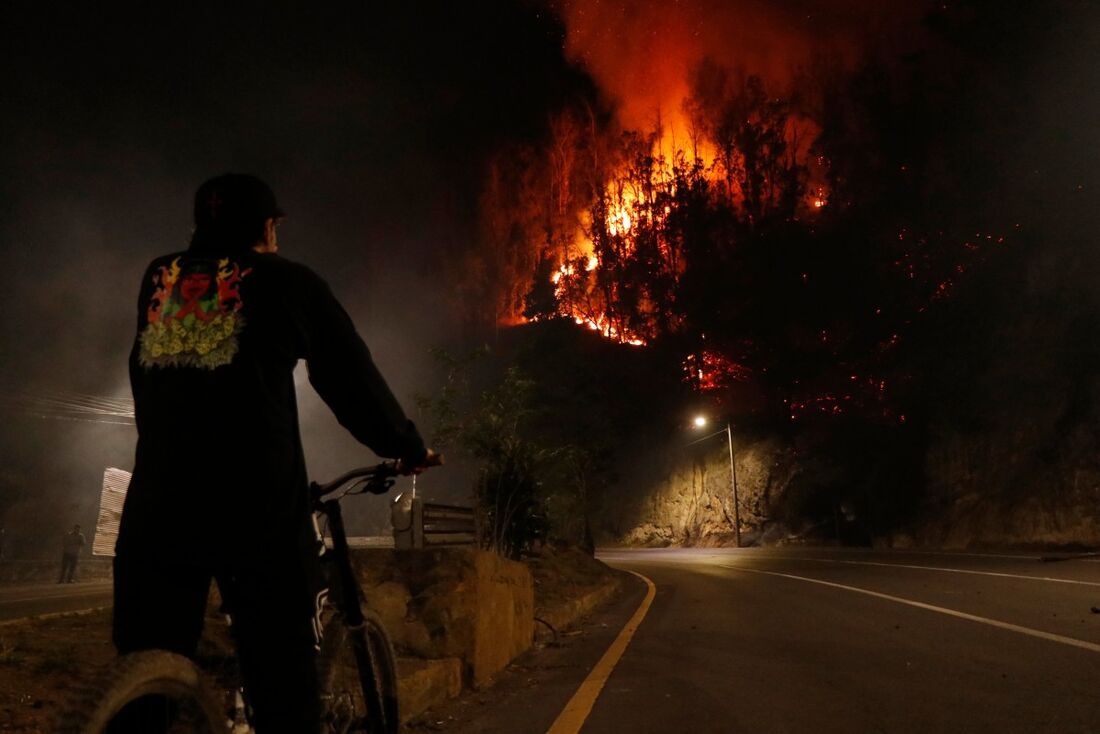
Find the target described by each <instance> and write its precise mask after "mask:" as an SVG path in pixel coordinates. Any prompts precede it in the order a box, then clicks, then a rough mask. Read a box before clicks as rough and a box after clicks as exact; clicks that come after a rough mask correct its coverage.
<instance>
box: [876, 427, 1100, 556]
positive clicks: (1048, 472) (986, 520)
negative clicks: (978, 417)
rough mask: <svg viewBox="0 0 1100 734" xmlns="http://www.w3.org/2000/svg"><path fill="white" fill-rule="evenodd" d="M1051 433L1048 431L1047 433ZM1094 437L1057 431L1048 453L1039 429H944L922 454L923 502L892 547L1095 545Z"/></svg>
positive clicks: (1098, 487)
mask: <svg viewBox="0 0 1100 734" xmlns="http://www.w3.org/2000/svg"><path fill="white" fill-rule="evenodd" d="M1051 433H1053V432H1051ZM1095 444H1096V439H1095V437H1094V436H1092V435H1091V431H1090V434H1089V435H1087V436H1081V435H1075V433H1074V432H1070V433H1069V435H1065V436H1058V439H1057V441H1056V442H1055V443H1054V445H1055V447H1056V452H1054V451H1050V454H1051V455H1049V456H1048V455H1046V452H1045V451H1044V448H1045V447H1044V445H1043V434H1042V432H1041V431H1040V430H1039V428H1037V427H1036V426H1034V425H1030V424H1026V423H1024V422H1022V421H1021V422H1020V423H1019V424H1017V425H1016V426H1015V427H1014V428H1013V429H1012V430H1004V431H998V432H995V433H971V434H966V433H962V432H958V431H953V430H945V431H943V432H941V433H940V434H939V435H937V437H936V440H935V441H933V443H932V445H931V447H930V449H929V452H928V456H927V461H926V473H927V476H928V497H929V499H928V507H927V509H926V512H925V513H924V518H923V519H922V520H920V521H918V522H917V523H915V524H914V526H913V528H912V530H911V531H910V532H908V533H900V534H897V535H895V536H894V537H892V538H890V539H888V540H889V542H891V543H892V544H893V545H895V546H902V545H934V546H942V547H947V548H962V547H968V546H970V547H974V546H989V547H995V546H1013V545H1038V546H1072V545H1076V546H1089V547H1098V546H1100V468H1098V467H1097V462H1096V452H1095Z"/></svg>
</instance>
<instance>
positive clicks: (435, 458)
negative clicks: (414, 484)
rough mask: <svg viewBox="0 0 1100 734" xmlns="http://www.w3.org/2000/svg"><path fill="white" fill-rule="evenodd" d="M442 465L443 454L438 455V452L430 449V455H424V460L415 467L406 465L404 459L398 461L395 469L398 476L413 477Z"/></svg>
mask: <svg viewBox="0 0 1100 734" xmlns="http://www.w3.org/2000/svg"><path fill="white" fill-rule="evenodd" d="M442 465H443V454H437V453H436V452H434V451H432V450H431V449H428V453H427V454H425V455H424V460H423V461H420V462H418V463H417V464H416V465H415V466H411V465H409V464H406V463H405V461H403V460H402V459H398V460H397V463H396V464H395V466H394V468H395V469H396V470H397V473H398V474H400V475H402V476H406V477H407V476H411V475H414V474H419V473H420V472H422V471H424V470H425V469H429V468H431V467H433V466H442Z"/></svg>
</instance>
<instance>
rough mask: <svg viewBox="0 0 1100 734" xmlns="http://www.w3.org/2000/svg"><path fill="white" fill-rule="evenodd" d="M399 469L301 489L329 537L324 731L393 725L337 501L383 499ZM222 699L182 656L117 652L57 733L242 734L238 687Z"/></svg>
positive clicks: (396, 719) (374, 633)
mask: <svg viewBox="0 0 1100 734" xmlns="http://www.w3.org/2000/svg"><path fill="white" fill-rule="evenodd" d="M433 459H434V460H433V462H432V463H433V464H437V463H441V460H440V459H439V458H437V457H433ZM402 473H403V472H402V471H401V467H400V465H399V464H398V462H385V463H382V464H378V465H376V466H369V467H363V468H359V469H353V470H352V471H349V472H347V473H345V474H343V475H342V476H340V477H337V478H336V479H334V480H333V481H331V482H328V483H325V484H318V483H316V482H313V483H311V484H310V498H311V501H312V505H313V508H314V512H315V516H317V515H320V516H323V517H324V518H325V519H326V520H327V522H326V525H327V530H328V532H329V534H330V537H331V541H332V547H331V549H328V550H326V551H325V552H324V554H323V555H322V562H323V565H324V566H325V567H326V572H327V574H328V582H329V595H328V599H327V604H326V606H325V608H324V611H323V612H322V617H321V620H322V622H321V628H322V630H323V636H322V641H321V648H320V652H319V653H318V655H317V671H318V678H319V680H320V689H321V705H322V719H323V721H322V724H323V725H324V726H326V727H327V729H326V731H328V732H330V734H351V733H352V732H364V733H365V734H396V732H397V731H398V729H399V727H400V724H401V719H400V708H399V705H398V695H397V669H396V655H395V654H394V650H393V644H392V643H391V642H390V638H389V635H387V634H386V630H385V628H384V627H383V625H382V621H381V619H380V618H379V617H378V616H377V615H376V614H375V613H374V612H372V611H371V610H370V609H366V608H364V605H363V600H364V597H363V590H362V587H361V586H360V585H359V581H358V579H357V578H356V576H355V572H354V570H353V568H352V565H351V554H350V551H349V549H348V540H347V533H346V531H345V528H344V520H343V514H342V512H341V509H340V500H341V499H343V498H344V497H346V496H348V495H353V494H363V493H368V492H369V493H371V494H385V493H386V492H388V491H389V489H390V488H391V487H392V486H393V484H394V478H395V477H397V476H398V475H400V474H402ZM341 490H343V491H341ZM319 534H320V532H319ZM322 540H323V535H322ZM326 545H327V544H326ZM231 694H232V695H231V700H232V702H231V703H230V705H228V706H227V705H226V700H224V699H219V697H218V696H217V694H216V693H215V691H214V690H213V686H212V685H211V684H209V683H208V682H207V680H206V676H204V673H203V672H202V671H201V670H200V668H199V666H198V665H197V664H196V663H195V662H193V661H192V660H190V659H189V658H186V657H183V656H181V655H178V654H175V653H172V652H168V651H166V650H146V651H142V652H137V653H131V654H128V655H122V656H120V657H119V658H118V659H117V660H116V661H115V662H114V663H113V664H112V665H111V667H110V668H109V670H108V671H107V674H106V675H105V676H104V677H103V679H102V680H101V681H100V682H99V683H98V684H97V685H94V686H90V687H88V688H87V689H85V690H84V691H82V692H81V693H80V694H79V695H78V696H77V697H76V699H75V700H74V702H73V704H72V705H71V706H70V707H69V708H68V710H67V711H66V712H65V713H64V714H62V716H61V717H60V721H59V724H58V727H57V730H56V731H57V734H112V732H114V731H116V730H117V727H118V726H119V724H118V720H119V719H120V718H123V717H125V720H126V722H127V726H134V728H133V729H132V730H133V731H141V732H143V733H144V732H150V731H158V730H159V731H165V732H173V733H177V732H178V733H180V734H182V733H183V732H187V733H188V734H190V733H191V732H203V733H204V734H229V733H230V732H232V734H241V733H242V732H248V731H251V728H250V727H249V726H248V725H247V716H248V710H247V691H244V692H242V691H240V690H239V689H238V690H234V691H231ZM120 714H122V716H120ZM112 727H114V728H112ZM126 731H131V729H126Z"/></svg>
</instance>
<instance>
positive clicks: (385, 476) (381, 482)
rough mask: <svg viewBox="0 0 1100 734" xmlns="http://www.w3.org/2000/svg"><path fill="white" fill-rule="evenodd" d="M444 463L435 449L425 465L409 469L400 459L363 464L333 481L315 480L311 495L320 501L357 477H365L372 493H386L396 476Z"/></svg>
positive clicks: (441, 456) (314, 499) (311, 485)
mask: <svg viewBox="0 0 1100 734" xmlns="http://www.w3.org/2000/svg"><path fill="white" fill-rule="evenodd" d="M442 464H443V455H442V454H437V453H435V452H434V451H428V455H427V457H426V458H425V460H424V464H423V466H419V467H415V468H414V469H412V470H409V469H407V468H406V467H405V466H404V465H403V464H402V463H401V460H400V459H395V460H394V461H384V462H382V463H381V464H375V465H374V466H362V467H359V468H358V469H352V470H351V471H348V472H344V473H343V474H341V475H340V476H338V477H337V478H336V479H333V480H332V481H331V482H326V483H324V484H320V483H318V482H313V483H311V484H310V485H309V489H310V495H311V496H312V498H313V501H314V502H320V501H321V500H322V499H323V498H324V497H325V496H327V495H330V494H332V493H333V492H335V491H336V490H338V489H340V488H341V487H343V486H344V485H346V484H347V483H349V482H352V481H355V480H357V479H365V480H366V487H365V490H366V491H367V492H370V493H371V494H385V493H386V492H388V491H389V489H390V487H392V486H393V479H394V477H399V476H402V475H404V474H418V473H420V471H421V470H423V469H427V468H429V467H433V466H440V465H442Z"/></svg>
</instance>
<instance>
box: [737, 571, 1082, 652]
mask: <svg viewBox="0 0 1100 734" xmlns="http://www.w3.org/2000/svg"><path fill="white" fill-rule="evenodd" d="M722 568H728V569H731V570H733V571H744V572H746V573H758V574H763V575H765V576H779V577H781V578H785V579H794V580H796V581H808V582H810V583H811V584H820V585H821V586H831V587H832V588H834V589H843V590H844V591H853V592H855V593H857V594H866V595H867V596H873V597H875V598H876V599H885V600H886V601H892V602H895V603H897V604H905V605H907V606H911V607H916V608H917V609H925V610H927V611H930V612H938V613H939V614H946V615H947V616H949V617H957V618H958V619H966V620H969V621H971V622H977V623H979V624H986V625H989V626H990V627H997V628H998V629H1003V630H1008V631H1010V632H1018V633H1019V634H1021V635H1027V636H1029V637H1038V638H1039V639H1041V640H1047V641H1048V642H1058V643H1061V644H1063V645H1070V646H1071V647H1077V648H1080V649H1082V650H1088V651H1089V652H1097V653H1100V645H1097V644H1096V643H1094V642H1086V641H1085V640H1078V639H1075V638H1073V637H1065V636H1063V635H1056V634H1054V633H1052V632H1043V631H1042V630H1037V629H1032V628H1030V627H1021V626H1020V625H1018V624H1012V623H1011V622H1002V621H1000V620H999V619H990V618H989V617H979V616H978V615H976V614H967V613H966V612H960V611H957V610H955V609H946V608H944V607H937V606H935V605H933V604H925V603H924V602H922V601H916V600H914V599H904V598H902V597H900V596H891V595H890V594H882V593H880V592H878V591H871V590H870V589H861V588H859V587H858V586H847V585H845V584H835V583H833V582H832V581H822V580H821V579H813V578H809V577H808V576H795V575H794V574H789V573H778V572H776V571H761V570H759V569H756V568H745V567H743V566H729V565H724V564H723V565H722Z"/></svg>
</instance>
